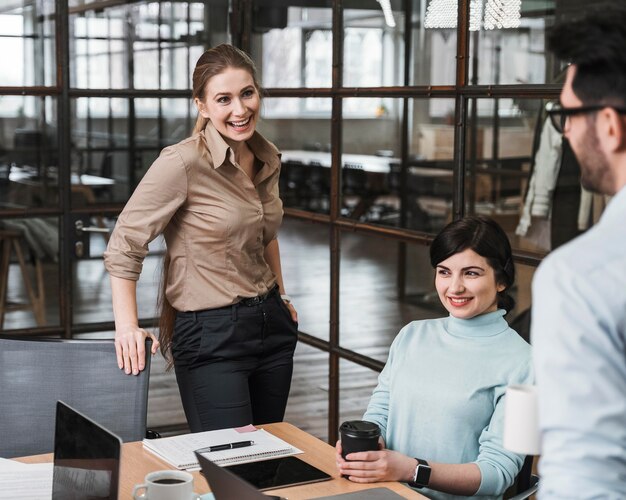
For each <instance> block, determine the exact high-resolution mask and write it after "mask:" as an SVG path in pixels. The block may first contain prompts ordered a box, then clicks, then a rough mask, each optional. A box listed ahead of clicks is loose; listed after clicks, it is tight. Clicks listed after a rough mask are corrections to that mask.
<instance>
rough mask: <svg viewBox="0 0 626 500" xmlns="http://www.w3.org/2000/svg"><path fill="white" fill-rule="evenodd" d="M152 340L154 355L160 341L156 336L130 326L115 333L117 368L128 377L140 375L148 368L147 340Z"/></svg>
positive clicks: (135, 326)
mask: <svg viewBox="0 0 626 500" xmlns="http://www.w3.org/2000/svg"><path fill="white" fill-rule="evenodd" d="M148 337H150V338H151V339H152V354H155V353H156V352H157V349H158V348H159V341H158V339H157V338H156V336H155V335H154V334H153V333H151V332H148V331H147V330H144V329H143V328H139V327H138V326H137V325H129V326H125V327H123V328H120V329H116V331H115V354H116V356H117V366H118V367H119V368H120V370H124V372H126V374H127V375H130V374H131V373H132V374H133V375H138V374H139V372H140V371H142V370H143V369H144V368H145V367H146V338H148Z"/></svg>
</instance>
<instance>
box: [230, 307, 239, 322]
mask: <svg viewBox="0 0 626 500" xmlns="http://www.w3.org/2000/svg"><path fill="white" fill-rule="evenodd" d="M237 307H239V303H237V304H233V305H232V307H231V308H230V319H231V320H232V321H233V323H234V322H235V321H237Z"/></svg>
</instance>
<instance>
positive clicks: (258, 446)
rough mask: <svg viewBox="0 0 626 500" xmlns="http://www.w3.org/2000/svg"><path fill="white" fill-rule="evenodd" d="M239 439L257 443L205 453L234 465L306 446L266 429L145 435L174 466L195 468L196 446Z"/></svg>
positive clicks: (145, 442) (148, 443)
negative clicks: (176, 434)
mask: <svg viewBox="0 0 626 500" xmlns="http://www.w3.org/2000/svg"><path fill="white" fill-rule="evenodd" d="M237 441H254V444H252V446H246V447H244V448H235V449H231V450H223V451H214V452H206V453H202V454H203V455H205V456H206V457H207V458H208V459H209V460H211V461H212V462H215V463H216V464H218V465H231V464H235V463H238V464H241V463H246V462H255V461H258V460H265V459H267V458H273V457H283V456H289V455H296V454H298V453H302V450H299V449H298V448H296V447H294V446H291V445H290V444H289V443H287V442H285V441H283V440H282V439H280V438H277V437H276V436H273V435H272V434H270V433H269V432H266V431H264V430H263V429H260V430H257V431H254V432H244V433H241V432H237V431H236V430H235V429H220V430H217V431H207V432H197V433H194V434H184V435H182V436H172V437H169V438H161V439H144V440H143V445H144V447H145V448H146V449H147V450H149V451H151V452H153V453H154V454H156V455H158V456H159V457H161V458H162V459H163V460H165V461H166V462H168V463H170V464H171V465H173V466H174V467H176V468H178V469H186V470H191V469H194V468H198V467H199V465H198V461H197V459H196V456H195V455H194V450H197V449H199V448H205V447H207V446H216V445H220V444H227V443H235V442H237Z"/></svg>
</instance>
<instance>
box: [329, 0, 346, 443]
mask: <svg viewBox="0 0 626 500" xmlns="http://www.w3.org/2000/svg"><path fill="white" fill-rule="evenodd" d="M342 3H343V2H342V0H335V1H334V2H333V12H332V37H333V45H332V47H333V58H332V89H333V91H335V90H337V89H339V88H341V86H342V84H343V5H342ZM342 109H343V100H342V98H341V97H340V96H337V95H334V96H333V98H332V112H331V169H330V325H329V328H330V331H329V343H330V348H331V351H330V353H329V356H328V441H329V442H330V443H334V442H335V441H337V437H338V429H339V397H340V393H339V360H340V356H339V354H338V353H337V352H336V351H334V350H333V349H335V348H338V347H339V340H340V337H339V272H340V262H341V230H340V229H339V227H337V226H336V225H335V222H336V221H337V219H338V218H339V217H340V210H341V155H342V150H343V144H342V114H343V112H342Z"/></svg>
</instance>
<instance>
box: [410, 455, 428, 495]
mask: <svg viewBox="0 0 626 500" xmlns="http://www.w3.org/2000/svg"><path fill="white" fill-rule="evenodd" d="M415 460H417V466H416V467H415V474H413V481H410V482H409V483H408V484H409V486H411V487H412V488H423V487H424V486H428V482H429V481H430V465H428V462H427V461H426V460H422V459H421V458H416V459H415Z"/></svg>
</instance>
